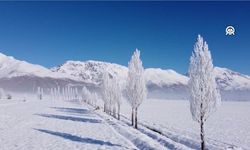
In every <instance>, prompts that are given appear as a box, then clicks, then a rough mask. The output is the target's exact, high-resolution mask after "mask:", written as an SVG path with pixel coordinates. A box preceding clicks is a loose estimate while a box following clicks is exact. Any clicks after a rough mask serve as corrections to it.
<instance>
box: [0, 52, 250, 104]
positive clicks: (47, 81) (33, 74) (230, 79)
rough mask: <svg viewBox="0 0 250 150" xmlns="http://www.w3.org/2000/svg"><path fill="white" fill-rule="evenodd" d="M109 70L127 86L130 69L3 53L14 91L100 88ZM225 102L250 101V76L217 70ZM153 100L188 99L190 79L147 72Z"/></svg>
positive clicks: (0, 60) (2, 72) (0, 64)
mask: <svg viewBox="0 0 250 150" xmlns="http://www.w3.org/2000/svg"><path fill="white" fill-rule="evenodd" d="M105 70H107V71H108V72H109V73H110V74H112V75H115V76H117V77H118V78H119V80H120V81H121V84H122V85H125V81H126V76H127V71H128V68H127V67H125V66H122V65H118V64H114V63H108V62H101V61H92V60H89V61H67V62H65V63H64V64H62V65H59V66H57V67H53V68H51V69H48V68H45V67H43V66H40V65H34V64H30V63H28V62H25V61H20V60H17V59H15V58H13V57H10V56H6V55H4V54H1V53H0V85H1V87H2V88H3V89H4V90H7V91H14V92H35V91H36V89H37V87H38V86H39V87H43V88H44V89H49V88H52V87H58V86H59V87H65V86H76V87H79V88H81V87H82V86H87V87H89V88H95V89H99V88H100V85H101V81H102V73H103V72H104V71H105ZM214 71H215V74H216V80H217V83H218V87H219V88H220V90H221V94H222V98H223V100H250V76H247V75H243V74H240V73H237V72H234V71H231V70H229V69H226V68H219V67H215V70H214ZM145 78H146V83H147V87H148V91H149V95H148V96H149V97H153V98H168V99H186V98H187V97H188V93H187V83H188V77H187V76H185V75H182V74H179V73H177V72H176V71H174V70H170V69H169V70H163V69H160V68H147V69H145Z"/></svg>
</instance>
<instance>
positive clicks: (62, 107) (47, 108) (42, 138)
mask: <svg viewBox="0 0 250 150" xmlns="http://www.w3.org/2000/svg"><path fill="white" fill-rule="evenodd" d="M0 135H1V136H0V145H1V148H0V149H1V150H69V149H72V150H95V149H99V150H102V149H103V150H104V149H111V150H123V149H136V147H135V146H134V145H133V144H132V143H131V142H130V141H129V140H127V139H126V138H124V137H123V136H121V135H120V134H118V133H117V132H116V131H114V130H113V129H112V127H110V126H109V125H108V123H106V121H105V120H104V119H103V118H101V117H99V116H98V115H96V114H95V113H93V112H92V110H90V109H88V108H87V107H86V106H81V105H79V104H72V103H69V102H63V101H59V102H57V101H51V100H49V101H48V100H40V101H39V100H36V101H34V100H31V101H29V100H27V101H20V100H19V101H11V102H6V101H5V102H4V101H1V102H0Z"/></svg>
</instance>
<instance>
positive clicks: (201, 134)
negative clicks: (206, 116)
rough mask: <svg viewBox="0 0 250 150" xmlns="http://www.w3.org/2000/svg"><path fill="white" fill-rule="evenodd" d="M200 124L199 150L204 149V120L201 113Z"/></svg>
mask: <svg viewBox="0 0 250 150" xmlns="http://www.w3.org/2000/svg"><path fill="white" fill-rule="evenodd" d="M200 126H201V133H200V136H201V150H205V134H204V121H203V116H202V115H201V120H200Z"/></svg>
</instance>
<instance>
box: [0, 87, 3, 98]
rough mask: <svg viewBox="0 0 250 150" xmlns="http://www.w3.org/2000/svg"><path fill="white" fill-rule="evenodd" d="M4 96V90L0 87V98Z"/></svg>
mask: <svg viewBox="0 0 250 150" xmlns="http://www.w3.org/2000/svg"><path fill="white" fill-rule="evenodd" d="M3 98H4V90H3V89H2V88H0V99H3Z"/></svg>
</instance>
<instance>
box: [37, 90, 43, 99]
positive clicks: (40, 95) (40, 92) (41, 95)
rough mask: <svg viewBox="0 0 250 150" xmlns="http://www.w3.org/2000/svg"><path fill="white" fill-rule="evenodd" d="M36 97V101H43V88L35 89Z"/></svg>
mask: <svg viewBox="0 0 250 150" xmlns="http://www.w3.org/2000/svg"><path fill="white" fill-rule="evenodd" d="M37 97H38V99H40V100H41V99H43V88H41V87H37Z"/></svg>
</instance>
